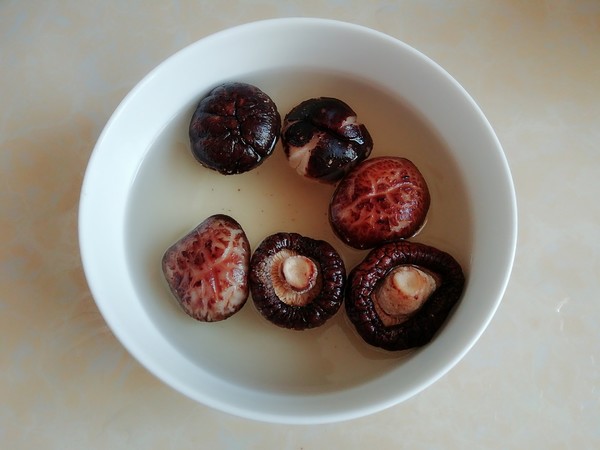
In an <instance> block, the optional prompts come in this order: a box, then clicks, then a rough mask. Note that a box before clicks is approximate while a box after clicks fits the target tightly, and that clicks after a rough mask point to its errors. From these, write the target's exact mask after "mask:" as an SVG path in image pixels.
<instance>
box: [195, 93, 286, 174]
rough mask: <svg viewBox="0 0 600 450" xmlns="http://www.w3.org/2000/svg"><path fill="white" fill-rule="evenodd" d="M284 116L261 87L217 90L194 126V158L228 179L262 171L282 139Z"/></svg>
mask: <svg viewBox="0 0 600 450" xmlns="http://www.w3.org/2000/svg"><path fill="white" fill-rule="evenodd" d="M280 128H281V116H280V115H279V112H278V111H277V107H276V105H275V103H274V102H273V100H271V98H270V97H269V96H268V95H267V94H265V93H264V92H263V91H261V90H260V89H259V88H258V87H256V86H253V85H251V84H247V83H239V82H235V83H234V82H231V83H224V84H222V85H220V86H217V87H215V88H214V89H213V90H211V91H210V92H209V93H208V95H206V96H205V97H204V98H202V100H201V101H200V103H199V104H198V106H197V108H196V110H195V112H194V114H193V116H192V120H191V122H190V126H189V137H190V144H191V149H192V153H193V155H194V157H195V158H196V159H197V160H198V161H199V162H200V163H201V164H202V165H203V166H205V167H208V168H209V169H213V170H216V171H218V172H220V173H222V174H224V175H232V174H239V173H243V172H247V171H249V170H252V169H254V168H256V167H258V166H259V165H260V164H262V163H263V162H264V161H265V160H266V158H268V157H269V156H270V155H271V154H272V153H273V150H274V148H275V144H276V143H277V140H278V139H279V131H280Z"/></svg>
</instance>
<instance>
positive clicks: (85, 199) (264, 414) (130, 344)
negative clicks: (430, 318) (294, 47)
mask: <svg viewBox="0 0 600 450" xmlns="http://www.w3.org/2000/svg"><path fill="white" fill-rule="evenodd" d="M305 27H314V28H319V29H327V30H328V31H329V30H330V32H336V33H347V34H357V35H361V36H363V37H364V38H366V39H374V40H377V41H378V42H379V43H381V44H382V45H383V44H385V45H390V46H392V47H393V48H396V49H397V50H398V51H399V52H400V51H401V52H404V53H405V54H407V55H408V54H409V55H411V56H410V57H411V58H414V60H415V61H419V62H420V64H423V67H424V68H425V69H424V70H429V71H433V72H435V74H436V77H438V78H439V79H443V80H445V81H444V82H445V83H446V85H445V86H444V88H445V89H451V90H454V95H456V96H458V97H461V98H462V100H463V101H464V102H465V108H468V109H470V111H471V113H472V114H473V117H476V118H477V120H478V121H479V125H480V128H481V130H480V132H481V133H482V134H483V135H485V137H486V139H487V141H488V142H489V143H490V145H491V146H492V147H493V151H494V155H493V156H494V158H495V162H496V163H497V173H498V177H499V180H500V181H501V182H502V186H501V187H502V194H501V195H502V196H503V198H504V201H505V203H506V204H505V205H504V210H503V211H504V214H505V217H504V222H503V225H504V231H505V236H504V240H503V242H502V245H503V247H504V253H503V254H502V255H501V256H502V259H503V262H502V264H501V265H502V267H504V271H503V273H501V274H495V276H494V280H493V281H494V286H495V288H494V294H493V297H494V299H493V301H491V302H490V303H489V304H488V307H487V308H486V310H485V311H484V312H482V313H481V314H480V317H479V318H480V319H481V320H479V321H478V322H477V324H474V325H472V327H471V329H470V334H469V338H468V339H467V341H466V342H462V343H461V345H460V346H459V347H460V349H459V350H458V351H456V352H455V353H453V354H452V355H445V358H444V362H443V364H437V365H435V364H434V365H433V366H429V367H427V370H426V376H425V378H423V379H421V380H420V382H419V383H414V384H413V385H412V388H411V389H408V390H406V391H404V392H402V393H394V394H392V395H390V394H388V395H385V396H383V395H382V396H379V397H378V399H377V401H373V402H366V403H365V402H363V403H361V404H356V403H355V402H352V401H349V400H348V394H349V393H350V391H354V392H353V393H354V394H355V396H359V397H365V396H368V395H369V392H371V391H372V390H373V389H374V388H373V385H374V384H385V383H386V382H388V379H390V378H393V374H391V373H387V374H384V375H383V376H381V377H380V378H377V379H376V380H371V381H369V382H368V383H365V385H361V386H356V387H352V388H349V389H346V390H344V391H343V392H335V393H333V394H319V395H318V397H319V399H318V403H316V402H317V400H316V399H315V397H310V396H307V397H299V396H280V395H275V394H273V395H271V394H267V393H264V392H248V391H247V390H244V389H243V388H239V387H236V386H231V385H228V388H229V389H230V391H229V394H228V395H227V396H226V397H227V398H225V399H223V398H218V397H215V396H213V395H207V394H206V393H198V392H197V391H196V390H195V389H193V388H192V387H191V386H190V385H189V384H186V382H185V381H186V380H185V379H180V378H175V377H173V375H172V372H171V370H169V369H167V368H166V367H165V366H164V365H161V362H160V361H156V360H154V359H153V358H152V357H151V356H150V355H149V354H148V351H147V349H145V348H144V346H142V345H141V344H140V342H137V341H136V340H135V339H133V338H132V337H131V332H130V331H127V330H125V329H123V328H122V326H121V324H122V320H121V319H120V318H119V315H120V314H123V313H124V310H123V308H121V307H119V306H118V305H115V304H114V303H111V302H110V301H105V300H104V299H105V298H107V295H108V294H109V293H108V292H107V289H106V286H105V283H106V280H107V277H106V275H107V274H106V273H101V274H99V273H98V270H97V266H98V254H97V250H98V248H97V247H98V245H96V244H93V243H92V242H93V238H94V233H95V228H94V226H95V224H94V221H95V219H96V218H97V217H98V212H97V211H95V204H94V200H95V199H96V198H97V197H98V195H97V188H96V184H97V183H98V182H99V180H100V174H99V173H98V169H97V168H98V167H99V166H100V164H101V162H100V160H101V158H103V152H104V148H105V147H106V145H107V142H108V141H109V140H110V137H111V133H113V128H114V127H115V126H116V124H117V122H118V121H119V120H120V118H121V117H122V116H123V115H124V114H126V112H127V109H128V108H129V107H130V105H131V103H132V102H133V101H134V100H135V98H136V96H138V95H139V94H140V93H141V92H142V91H143V90H144V89H146V88H147V87H148V85H150V84H152V83H154V82H156V80H157V79H158V78H160V76H161V73H163V72H164V71H165V70H169V69H170V68H171V67H172V66H173V65H174V64H176V62H177V61H178V60H179V59H181V58H186V57H188V56H189V54H191V53H193V52H195V51H197V49H198V48H200V47H202V46H207V45H211V44H213V43H218V42H219V41H221V40H228V39H231V38H232V37H235V36H248V35H252V34H253V33H257V32H259V33H265V32H266V31H268V32H270V33H275V32H277V30H286V32H287V33H289V32H290V30H291V29H298V28H305ZM109 189H110V188H109ZM103 195H104V196H105V197H106V196H110V193H104V194H103ZM78 220H79V230H78V236H79V245H80V253H81V260H82V266H83V269H84V274H85V277H86V280H87V283H88V286H89V288H90V291H91V293H92V296H93V298H94V300H95V302H96V304H97V306H98V308H99V310H100V312H101V314H102V316H103V317H104V319H105V321H106V323H107V324H108V326H109V328H110V329H111V331H112V332H113V333H114V334H115V336H116V337H117V338H118V340H119V341H120V342H121V344H122V345H123V346H124V347H125V348H126V349H127V350H128V351H129V353H130V354H131V355H132V356H133V357H134V358H135V359H136V360H138V361H139V362H140V363H141V364H142V365H143V366H144V367H145V368H146V369H147V370H149V371H150V372H151V373H153V374H154V375H155V376H157V377H158V378H159V379H161V380H162V381H163V382H165V383H166V384H167V385H169V386H171V387H172V388H174V389H175V390H177V391H179V392H181V393H183V394H185V395H186V396H188V397H190V398H193V399H195V400H197V401H199V402H201V403H203V404H205V405H207V406H210V407H213V408H215V409H217V410H220V411H223V412H227V413H231V414H234V415H237V416H241V417H245V418H249V419H254V420H261V421H266V422H273V423H288V424H315V423H328V422H338V421H342V420H349V419H354V418H358V417H362V416H365V415H368V414H372V413H375V412H379V411H382V410H384V409H386V408H389V407H391V406H393V405H396V404H398V403H400V402H402V401H404V400H406V399H408V398H410V397H412V396H414V395H415V394H417V393H418V392H420V391H422V390H424V389H425V388H427V387H428V386H430V385H431V384H433V383H434V382H435V381H437V380H438V379H439V378H441V377H442V376H443V375H445V374H446V373H447V372H448V371H449V370H450V369H451V368H452V367H454V366H455V365H456V364H457V363H458V362H459V361H460V360H461V359H462V358H463V357H464V356H465V355H466V354H467V352H468V351H469V350H470V349H471V348H472V346H473V345H474V344H475V343H476V342H477V340H478V339H479V338H480V336H481V335H482V334H483V332H484V331H485V329H486V328H487V326H488V325H489V323H490V321H491V320H492V318H493V316H494V314H495V312H496V310H497V308H498V307H499V305H500V303H501V300H502V297H503V295H504V292H505V290H506V287H507V285H508V282H509V279H510V274H511V271H512V267H513V262H514V257H515V253H516V245H517V202H516V193H515V188H514V183H513V180H512V176H511V173H510V168H509V165H508V161H507V159H506V155H505V154H504V151H503V149H502V146H501V144H500V141H499V140H498V138H497V136H496V134H495V133H494V131H493V129H492V127H491V125H490V123H489V122H488V120H487V118H486V117H485V115H484V114H483V112H482V111H481V109H480V108H479V106H478V105H477V104H476V102H475V101H474V100H473V98H472V97H471V96H470V95H469V94H468V93H467V91H466V90H465V89H464V88H463V87H462V86H461V85H460V84H459V83H458V82H457V81H456V80H455V79H454V78H453V77H452V76H451V75H450V74H449V73H448V72H446V71H445V70H444V69H443V68H442V67H441V66H439V65H438V64H437V63H436V62H434V61H433V60H431V59H430V58H429V57H427V56H426V55H424V54H423V53H421V52H420V51H418V50H416V49H414V48H413V47H411V46H409V45H408V44H405V43H404V42H402V41H400V40H398V39H396V38H394V37H391V36H389V35H387V34H385V33H383V32H380V31H377V30H374V29H372V28H368V27H365V26H362V25H357V24H353V23H348V22H342V21H338V20H332V19H323V18H305V17H303V18H278V19H267V20H258V21H253V22H248V23H245V24H242V25H238V26H234V27H231V28H227V29H225V30H221V31H218V32H216V33H213V34H211V35H209V36H206V37H204V38H201V39H200V40H198V41H196V42H193V43H191V44H189V45H187V46H186V47H184V48H183V49H181V50H179V51H177V52H176V53H174V54H173V55H171V56H170V57H168V58H167V59H165V60H164V61H163V62H161V63H160V64H158V65H157V66H156V67H155V68H154V69H153V70H151V71H150V72H149V73H148V74H147V75H146V76H145V77H143V78H142V79H141V80H140V81H139V82H138V83H137V84H136V85H135V86H134V87H133V89H131V91H130V92H129V93H128V94H127V95H126V96H125V97H124V98H123V100H122V101H121V102H120V104H119V105H118V106H117V108H116V109H115V111H114V112H113V114H112V115H111V117H110V119H109V120H108V121H107V123H106V125H105V127H104V129H103V130H102V132H101V134H100V136H99V138H98V140H97V142H96V145H95V147H94V149H93V151H92V154H91V156H90V159H89V162H88V166H87V168H86V171H85V175H84V179H83V183H82V188H81V195H80V203H79V216H78ZM107 225H108V226H112V227H114V229H113V230H112V232H115V233H117V234H119V233H120V231H119V224H118V223H115V224H107ZM104 262H105V263H106V262H107V261H105V260H104ZM113 270H116V269H115V268H113ZM151 328H152V327H151V325H150V324H143V323H141V324H139V330H140V332H144V333H146V336H151V335H152V329H151ZM432 344H434V343H432ZM145 345H146V346H152V345H156V346H160V347H161V348H168V347H169V345H170V344H168V343H166V342H163V341H162V340H161V338H160V337H156V339H155V340H154V341H152V342H146V343H145ZM171 350H172V351H177V350H176V349H173V348H172V349H171ZM177 365H178V369H179V370H187V369H191V368H192V365H191V362H189V361H187V362H186V361H178V362H177ZM196 369H198V368H196ZM211 377H212V375H210V374H206V380H207V383H208V385H211V386H212V387H213V388H214V389H222V388H223V387H224V386H223V384H222V382H221V381H220V380H217V379H213V378H214V377H212V378H211ZM238 395H239V396H241V397H243V398H245V399H246V405H245V406H243V405H240V404H238V403H236V401H235V397H236V396H238ZM344 397H345V398H344ZM265 398H267V399H268V402H265V401H264V400H265ZM252 402H255V403H254V404H255V405H261V404H264V403H269V402H270V405H271V407H270V408H267V409H264V410H257V409H253V408H251V407H249V405H250V404H252ZM290 402H291V403H293V405H292V406H290ZM317 404H320V405H321V406H322V405H327V404H330V405H331V406H332V407H331V409H329V410H328V411H325V410H321V411H316V410H315V409H314V406H315V405H317ZM334 405H335V406H334Z"/></svg>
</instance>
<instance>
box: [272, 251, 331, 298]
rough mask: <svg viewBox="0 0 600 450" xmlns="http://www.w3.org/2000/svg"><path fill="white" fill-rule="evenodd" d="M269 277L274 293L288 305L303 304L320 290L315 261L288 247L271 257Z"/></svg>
mask: <svg viewBox="0 0 600 450" xmlns="http://www.w3.org/2000/svg"><path fill="white" fill-rule="evenodd" d="M271 278H272V280H273V289H274V290H275V294H276V295H277V297H279V299H280V300H281V301H282V302H284V303H286V304H288V305H294V306H304V305H306V304H308V303H310V302H311V301H312V300H313V299H314V298H315V297H316V296H317V294H318V293H319V291H320V290H321V277H320V271H319V267H318V266H317V263H316V262H315V261H314V260H313V259H311V258H309V257H307V256H304V255H300V254H299V253H297V252H295V251H293V250H290V249H284V250H281V251H280V252H278V253H277V254H276V255H275V257H274V258H273V262H272V265H271Z"/></svg>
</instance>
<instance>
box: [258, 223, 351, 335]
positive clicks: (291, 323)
mask: <svg viewBox="0 0 600 450" xmlns="http://www.w3.org/2000/svg"><path fill="white" fill-rule="evenodd" d="M282 252H286V253H289V257H292V258H295V257H296V256H298V255H301V256H303V257H306V258H308V259H310V260H311V261H313V262H314V263H315V267H316V268H317V270H318V275H317V282H316V283H314V284H312V283H311V287H310V288H309V289H308V290H306V292H305V294H306V295H308V296H309V297H308V299H305V300H303V301H300V300H297V297H295V295H296V294H297V292H293V293H291V297H290V298H294V300H290V299H282V298H280V297H279V296H278V295H277V291H278V290H279V288H278V287H277V286H276V282H277V280H274V279H275V278H279V277H278V276H273V272H275V273H279V270H278V269H276V270H274V269H273V262H274V261H275V260H277V259H279V258H278V255H280V254H281V253H282ZM311 276H312V275H311ZM345 282H346V269H345V266H344V262H343V260H342V258H341V257H340V255H339V254H338V253H337V251H336V250H335V249H334V248H333V247H332V246H331V245H330V244H329V243H327V242H325V241H322V240H316V239H312V238H309V237H305V236H302V235H300V234H298V233H275V234H273V235H271V236H268V237H267V238H265V239H264V240H263V241H262V242H261V243H260V244H259V245H258V247H257V248H256V250H255V251H254V253H253V254H252V258H251V260H250V274H249V284H250V293H251V295H252V299H253V302H254V305H255V306H256V308H257V309H258V311H259V312H260V313H261V314H262V315H263V316H264V317H265V318H266V319H267V320H269V321H270V322H272V323H274V324H275V325H278V326H280V327H283V328H289V329H295V330H305V329H308V328H314V327H318V326H321V325H323V324H324V323H325V322H326V321H327V320H328V319H330V318H331V317H332V316H333V315H334V314H335V313H336V312H337V311H338V310H339V308H340V306H341V304H342V302H343V294H344V285H345ZM290 290H291V291H295V289H294V288H293V286H291V287H290ZM301 295H304V294H301Z"/></svg>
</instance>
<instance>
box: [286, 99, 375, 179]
mask: <svg viewBox="0 0 600 450" xmlns="http://www.w3.org/2000/svg"><path fill="white" fill-rule="evenodd" d="M281 142H282V144H283V149H284V151H285V154H286V156H287V158H288V161H289V163H290V165H291V166H292V167H293V168H295V169H296V171H297V172H298V173H299V174H300V175H303V176H305V177H307V178H310V179H314V180H317V181H321V182H325V183H335V182H336V181H338V180H339V179H340V178H342V177H343V176H344V175H345V174H346V173H348V171H349V170H350V169H351V168H352V167H354V166H356V165H357V164H358V163H359V162H360V161H362V160H364V159H365V158H367V157H368V156H369V154H370V153H371V150H372V149H373V140H372V139H371V136H370V134H369V132H368V131H367V128H366V127H365V126H364V125H363V124H361V123H359V122H358V121H357V118H356V113H355V112H354V111H353V110H352V108H350V106H348V105H347V104H346V103H344V102H343V101H341V100H338V99H336V98H331V97H319V98H313V99H310V100H305V101H303V102H302V103H300V104H299V105H298V106H296V107H294V108H293V109H292V110H291V111H290V112H289V113H288V114H287V115H286V116H285V119H284V121H283V130H282V133H281Z"/></svg>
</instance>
